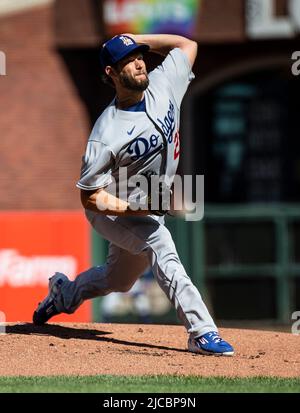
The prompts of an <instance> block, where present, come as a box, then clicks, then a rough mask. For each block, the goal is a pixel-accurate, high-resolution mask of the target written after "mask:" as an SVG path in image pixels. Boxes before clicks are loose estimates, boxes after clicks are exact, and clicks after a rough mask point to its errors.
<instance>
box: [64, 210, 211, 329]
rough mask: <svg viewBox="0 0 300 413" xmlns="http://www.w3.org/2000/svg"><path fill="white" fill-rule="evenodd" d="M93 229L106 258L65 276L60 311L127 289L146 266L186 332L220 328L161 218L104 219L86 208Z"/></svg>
mask: <svg viewBox="0 0 300 413" xmlns="http://www.w3.org/2000/svg"><path fill="white" fill-rule="evenodd" d="M86 216H87V218H88V220H89V221H90V223H91V225H92V226H93V227H94V228H95V230H96V231H97V232H98V233H99V234H101V235H102V236H103V237H104V238H105V239H107V240H108V241H110V246H109V254H108V257H107V262H106V263H105V264H104V265H102V266H97V267H92V268H90V269H89V270H87V271H84V272H83V273H81V274H79V275H78V276H77V278H76V279H75V280H74V281H69V280H68V279H67V278H66V280H65V282H64V283H63V284H62V287H61V290H60V292H59V294H58V297H57V308H58V310H59V311H61V312H66V313H73V312H74V311H75V310H76V309H77V308H78V307H79V306H80V305H81V304H82V303H83V301H84V300H86V299H89V298H95V297H98V296H104V295H107V294H109V293H111V292H126V291H128V290H129V289H130V288H131V287H132V286H133V284H134V283H135V281H136V280H137V279H138V278H139V277H140V276H141V275H142V274H143V273H144V272H145V270H146V269H147V268H148V267H149V265H150V266H151V268H152V271H153V274H154V276H155V278H156V280H157V282H158V284H159V286H160V287H161V288H162V290H163V291H164V293H165V294H166V296H167V297H168V299H169V300H170V301H171V303H172V304H173V306H174V307H175V309H176V311H177V316H178V318H179V319H180V320H181V322H182V323H183V325H184V326H185V327H186V329H187V332H188V333H190V334H192V335H194V336H199V335H202V334H205V333H207V332H209V331H218V330H217V327H216V325H215V323H214V321H213V319H212V317H211V316H210V314H209V312H208V310H207V308H206V306H205V304H204V302H203V300H202V298H201V295H200V293H199V291H198V290H197V288H196V287H195V286H194V284H193V283H192V281H191V279H190V278H189V277H188V275H187V274H186V272H185V269H184V267H183V265H182V264H181V262H180V259H179V257H178V254H177V251H176V247H175V244H174V242H173V239H172V236H171V234H170V232H169V230H168V229H167V228H166V227H165V225H164V217H157V216H153V215H151V216H145V217H142V216H137V217H134V216H130V217H108V216H105V215H100V214H96V213H94V212H92V211H86Z"/></svg>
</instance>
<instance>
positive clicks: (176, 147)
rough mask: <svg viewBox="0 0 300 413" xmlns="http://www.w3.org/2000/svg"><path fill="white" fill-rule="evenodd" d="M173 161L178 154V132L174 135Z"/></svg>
mask: <svg viewBox="0 0 300 413" xmlns="http://www.w3.org/2000/svg"><path fill="white" fill-rule="evenodd" d="M174 145H175V148H174V160H175V159H177V158H178V156H179V154H180V139H179V132H178V131H177V132H176V133H175V135H174Z"/></svg>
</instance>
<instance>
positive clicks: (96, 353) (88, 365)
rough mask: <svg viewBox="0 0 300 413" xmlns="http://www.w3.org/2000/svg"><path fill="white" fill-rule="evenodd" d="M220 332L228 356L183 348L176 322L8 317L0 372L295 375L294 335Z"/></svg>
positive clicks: (299, 355) (299, 370) (299, 365)
mask: <svg viewBox="0 0 300 413" xmlns="http://www.w3.org/2000/svg"><path fill="white" fill-rule="evenodd" d="M220 333H221V335H222V336H223V338H224V339H226V340H228V341H229V342H230V343H231V344H232V345H233V346H234V348H235V351H236V354H235V356H234V357H208V356H201V355H195V354H192V353H189V352H188V351H187V334H186V331H185V329H184V328H183V327H181V326H165V325H163V326H162V325H132V324H97V323H93V324H80V323H79V324H74V323H64V324H62V323H60V324H49V325H45V326H42V327H36V326H33V325H32V324H29V323H8V324H7V325H6V334H1V335H0V347H1V358H2V360H3V362H2V363H1V364H0V376H50V375H55V376H56V375H95V374H116V375H157V374H172V375H197V376H227V377H233V376H239V377H246V376H272V377H274V376H278V377H279V376H280V377H299V376H300V352H299V344H300V342H299V336H296V335H292V334H291V333H283V332H278V331H260V330H241V329H229V328H226V329H225V328H223V329H220Z"/></svg>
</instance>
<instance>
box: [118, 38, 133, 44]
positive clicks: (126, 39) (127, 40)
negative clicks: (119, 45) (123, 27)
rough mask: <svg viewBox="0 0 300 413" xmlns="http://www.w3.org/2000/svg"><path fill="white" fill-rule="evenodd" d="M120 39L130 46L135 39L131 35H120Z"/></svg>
mask: <svg viewBox="0 0 300 413" xmlns="http://www.w3.org/2000/svg"><path fill="white" fill-rule="evenodd" d="M120 40H122V42H123V43H124V44H125V46H130V45H132V44H133V41H132V40H131V39H130V38H129V37H125V36H120Z"/></svg>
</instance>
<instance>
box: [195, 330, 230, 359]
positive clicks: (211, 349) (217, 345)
mask: <svg viewBox="0 0 300 413" xmlns="http://www.w3.org/2000/svg"><path fill="white" fill-rule="evenodd" d="M188 350H189V351H191V352H192V353H200V354H205V355H208V356H209V355H213V356H233V354H234V350H233V347H232V346H231V345H230V344H229V343H227V342H226V341H224V340H223V339H222V338H221V337H220V336H219V334H218V333H217V332H216V331H210V332H209V333H206V334H203V336H200V337H196V338H195V337H192V336H190V338H189V340H188Z"/></svg>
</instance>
